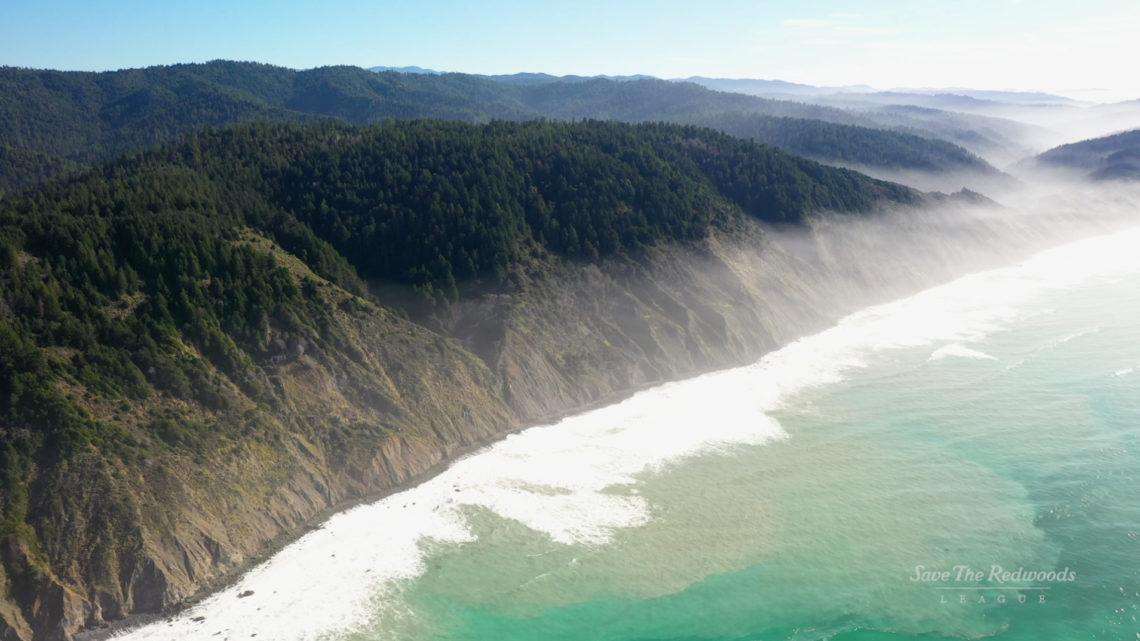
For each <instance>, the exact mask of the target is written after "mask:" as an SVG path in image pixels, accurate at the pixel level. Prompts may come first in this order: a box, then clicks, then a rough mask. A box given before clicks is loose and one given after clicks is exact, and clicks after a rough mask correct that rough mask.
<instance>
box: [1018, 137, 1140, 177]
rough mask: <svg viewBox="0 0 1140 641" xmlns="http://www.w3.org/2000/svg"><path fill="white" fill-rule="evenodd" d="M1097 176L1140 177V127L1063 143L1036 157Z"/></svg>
mask: <svg viewBox="0 0 1140 641" xmlns="http://www.w3.org/2000/svg"><path fill="white" fill-rule="evenodd" d="M1033 164H1034V165H1036V166H1037V167H1040V168H1049V169H1060V170H1065V171H1069V172H1073V173H1075V174H1077V175H1080V176H1083V177H1086V178H1091V179H1093V180H1115V179H1125V180H1136V179H1140V130H1136V131H1126V132H1123V133H1119V134H1115V135H1112V136H1105V137H1103V138H1094V139H1092V140H1084V141H1081V142H1074V143H1070V144H1067V145H1061V146H1060V147H1055V148H1053V149H1050V150H1049V151H1046V152H1044V153H1042V154H1040V155H1038V156H1037V157H1036V158H1034V159H1033Z"/></svg>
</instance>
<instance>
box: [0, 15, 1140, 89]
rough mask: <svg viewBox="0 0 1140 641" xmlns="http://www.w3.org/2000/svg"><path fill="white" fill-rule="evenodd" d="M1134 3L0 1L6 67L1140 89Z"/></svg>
mask: <svg viewBox="0 0 1140 641" xmlns="http://www.w3.org/2000/svg"><path fill="white" fill-rule="evenodd" d="M1137 34H1140V2H1137V1H1136V0H1083V1H1081V2H1077V1H1074V0H1066V1H1064V2H1061V1H1053V0H985V1H982V0H956V1H954V2H941V1H939V2H934V1H931V0H864V1H861V2H853V1H839V0H799V1H796V2H773V1H765V0H753V1H751V2H746V1H742V0H708V1H706V2H702V3H697V2H678V1H675V0H656V1H652V2H651V1H644V0H631V1H622V0H579V1H577V2H563V1H560V0H551V1H547V2H542V1H531V2H519V1H515V0H483V1H480V2H460V1H455V0H419V1H403V0H385V1H378V0H372V1H366V0H334V1H330V2H315V1H310V2H295V1H292V0H277V1H274V2H263V1H252V2H242V1H240V0H198V1H197V2H193V3H182V2H154V1H153V0H151V1H147V2H141V1H137V0H101V1H98V2H96V1H80V0H66V1H64V0H58V1H34V0H21V1H13V0H0V64H2V65H13V66H25V67H40V68H54V69H82V70H104V69H118V68H125V67H140V66H147V65H153V64H168V63H174V62H201V61H205V60H210V59H214V58H228V59H238V60H256V61H259V62H268V63H273V64H278V65H283V66H287V67H294V68H308V67H314V66H320V65H327V64H351V65H359V66H365V67H367V66H374V65H391V66H403V65H419V66H423V67H429V68H434V69H442V70H447V71H462V72H471V73H513V72H517V71H545V72H548V73H554V74H568V73H574V74H584V75H589V74H599V73H606V74H632V73H646V74H651V75H656V76H661V77H671V78H672V77H686V76H690V75H704V76H717V77H753V78H780V79H785V80H791V81H797V82H806V83H811V84H826V85H844V84H871V85H874V86H877V87H880V88H890V87H900V86H911V87H913V86H940V87H953V86H971V87H977V88H986V89H1043V90H1050V91H1059V92H1069V93H1073V92H1076V91H1079V90H1084V89H1091V88H1099V89H1106V90H1110V91H1111V93H1112V94H1114V95H1118V96H1119V97H1131V98H1137V97H1140V80H1138V79H1135V78H1134V76H1136V75H1137V74H1135V73H1134V72H1133V71H1132V69H1131V68H1130V67H1131V66H1132V63H1133V61H1135V60H1138V59H1140V36H1138V35H1137Z"/></svg>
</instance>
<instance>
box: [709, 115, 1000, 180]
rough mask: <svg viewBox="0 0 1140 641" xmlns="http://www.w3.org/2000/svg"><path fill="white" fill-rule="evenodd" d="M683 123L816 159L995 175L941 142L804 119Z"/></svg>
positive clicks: (740, 117) (741, 118) (727, 118)
mask: <svg viewBox="0 0 1140 641" xmlns="http://www.w3.org/2000/svg"><path fill="white" fill-rule="evenodd" d="M688 122H690V123H692V124H695V125H699V126H702V127H709V128H711V129H716V130H718V131H723V132H724V133H727V134H729V135H731V136H736V137H737V138H743V139H744V140H752V141H754V142H758V143H763V144H765V145H772V146H773V147H779V148H780V149H783V150H784V151H787V152H789V153H793V154H796V155H800V156H804V157H807V158H812V159H814V160H819V161H820V162H839V163H849V164H856V165H867V166H871V167H882V168H886V169H912V170H918V171H930V172H941V171H973V172H978V173H980V174H986V175H992V176H996V175H999V174H1000V172H998V171H997V170H996V169H994V168H993V167H992V166H991V165H990V164H989V163H987V162H986V161H984V160H982V159H981V158H979V157H978V156H975V155H974V154H972V153H970V152H968V151H966V150H965V149H963V148H961V147H959V146H957V145H954V144H951V143H948V142H946V141H943V140H935V139H932V138H923V137H921V136H917V135H913V134H903V133H897V132H891V131H886V130H883V129H872V128H869V127H858V126H848V125H838V124H835V123H830V122H826V121H823V120H811V119H805V118H775V117H772V116H763V115H756V114H744V113H739V112H737V113H722V114H708V115H701V116H694V117H692V118H690V119H689V120H688Z"/></svg>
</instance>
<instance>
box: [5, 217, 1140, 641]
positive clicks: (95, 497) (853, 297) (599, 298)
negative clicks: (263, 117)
mask: <svg viewBox="0 0 1140 641" xmlns="http://www.w3.org/2000/svg"><path fill="white" fill-rule="evenodd" d="M1122 221H1123V219H1119V218H1115V219H1101V220H1099V222H1096V223H1089V222H1088V221H1087V220H1081V219H1080V217H1077V216H1074V215H1073V212H1071V211H1056V212H1053V213H1052V214H1039V215H1035V216H1023V215H1019V214H1018V213H1016V212H1012V211H1009V210H1003V209H1000V208H994V207H982V208H971V207H967V206H965V205H946V206H944V207H942V208H941V209H939V210H938V211H919V210H915V209H907V210H899V211H895V212H891V213H881V214H879V215H875V216H867V217H859V218H851V217H833V216H828V215H819V216H816V217H814V218H812V219H811V221H810V223H809V224H808V225H806V226H802V227H800V226H797V227H791V228H786V229H779V230H777V229H775V228H772V227H769V226H765V225H763V224H760V223H751V222H746V223H743V224H741V225H740V226H739V227H737V228H735V229H731V230H721V231H718V232H716V233H714V234H712V235H711V236H710V237H709V238H708V239H706V240H705V241H702V242H700V243H697V244H671V245H660V246H658V247H655V248H653V249H650V250H649V251H648V252H647V253H646V254H644V255H642V256H641V257H639V258H636V259H634V258H623V259H612V260H608V261H601V262H599V263H584V262H574V261H571V260H566V259H557V258H550V257H546V258H543V259H542V262H541V264H539V265H537V266H532V267H531V269H528V270H525V271H519V272H518V273H515V274H512V275H511V278H510V286H509V287H507V288H505V289H500V290H497V291H495V292H483V293H478V292H471V293H469V294H468V295H467V296H464V297H462V298H461V299H460V300H459V301H458V302H456V303H455V304H454V305H452V307H451V308H450V309H449V310H448V311H447V313H446V314H445V315H444V316H443V317H441V318H439V319H436V321H435V322H434V325H435V327H434V329H428V328H426V327H425V326H424V325H423V324H417V323H413V322H410V321H408V320H405V319H403V318H400V317H399V315H397V314H394V313H392V312H390V311H389V310H386V309H384V308H382V307H379V306H377V305H374V304H373V303H369V302H366V301H364V300H363V299H360V298H358V297H356V296H353V295H352V294H349V293H347V292H345V291H343V290H341V289H339V288H337V287H335V286H333V285H331V284H329V283H328V282H325V281H322V280H320V279H319V278H318V277H316V276H315V275H314V274H312V273H311V272H307V271H306V270H305V268H304V266H303V265H301V264H300V263H299V261H296V259H294V258H292V257H290V256H288V255H287V254H285V253H284V252H283V251H282V250H281V249H280V248H278V247H276V246H273V245H272V244H271V243H269V242H268V241H267V240H265V239H262V238H258V237H255V236H252V235H251V236H250V237H249V238H248V242H251V243H256V244H258V245H259V246H260V247H262V248H263V249H266V250H267V251H270V252H272V253H273V255H274V256H275V257H276V259H277V260H278V261H279V262H280V263H282V264H288V265H290V266H291V270H292V274H293V275H294V277H295V278H297V279H298V280H299V281H300V280H301V279H309V281H310V282H316V283H317V286H318V287H319V289H320V292H319V293H320V296H321V297H322V299H323V300H324V301H325V302H326V303H327V305H328V306H329V308H330V309H333V310H335V313H333V314H332V315H331V319H330V322H331V323H333V324H334V325H335V328H334V329H335V330H336V331H334V332H326V335H335V336H337V337H339V338H338V341H339V342H338V343H336V344H333V343H330V342H329V341H327V340H322V339H321V337H320V333H317V332H311V331H308V330H306V329H305V328H297V327H285V326H280V325H277V324H271V325H270V326H268V327H267V328H266V332H267V334H268V335H267V337H266V340H267V342H268V344H270V345H272V346H273V349H274V350H275V352H274V354H273V356H272V357H271V358H269V359H267V360H266V362H265V363H263V364H262V365H260V366H259V368H258V369H259V371H260V372H261V374H262V375H263V376H264V379H265V382H266V385H267V386H269V387H271V388H272V389H274V390H276V392H275V395H274V398H275V399H276V400H275V401H274V402H273V403H272V404H268V405H267V404H265V403H261V404H258V403H254V402H250V401H248V400H243V399H245V398H246V397H245V395H243V394H241V393H240V391H238V390H236V389H230V390H228V391H226V393H229V394H231V395H232V396H233V398H234V399H237V400H235V401H234V402H236V403H237V402H240V403H244V405H242V406H241V407H240V408H239V410H240V411H234V412H229V413H227V414H226V417H227V420H233V417H235V416H238V417H241V418H240V420H241V421H242V422H243V423H242V425H240V432H241V434H242V435H243V436H242V437H241V438H231V437H230V436H219V437H218V438H217V439H216V440H214V439H211V437H210V434H209V433H208V431H209V426H210V425H211V422H212V421H215V420H218V417H217V416H210V415H208V414H201V415H194V416H192V417H191V418H193V419H195V425H201V426H206V428H205V429H206V431H207V434H206V436H204V437H203V436H201V435H198V436H195V435H189V434H187V435H184V436H183V437H182V438H187V439H189V438H203V439H205V440H207V441H209V443H208V444H206V445H203V446H201V447H198V448H190V449H189V450H187V449H186V448H182V449H179V450H173V449H167V450H162V449H155V448H142V449H140V451H142V452H145V455H140V457H139V458H137V459H133V458H131V455H130V454H129V452H128V453H126V454H122V455H115V456H107V455H105V453H103V452H98V451H93V452H90V453H88V454H86V455H78V456H74V457H72V458H70V459H69V460H67V461H66V462H63V463H61V464H60V465H57V466H55V467H53V468H51V469H50V470H43V471H41V470H38V469H29V470H27V473H28V474H30V475H32V476H36V475H37V474H44V473H45V472H46V473H50V478H41V479H39V482H38V483H36V484H33V487H35V488H37V490H36V494H35V496H32V497H31V498H30V501H29V505H32V506H33V508H32V509H33V511H35V517H34V518H32V519H29V520H30V521H32V522H34V523H36V524H38V525H39V527H40V528H41V530H40V532H39V536H37V537H35V538H31V537H23V536H20V534H19V533H18V532H17V533H10V534H8V535H7V537H6V539H5V541H4V544H3V547H2V549H0V554H2V555H3V564H2V566H0V572H4V574H2V575H0V580H2V581H3V583H5V584H6V585H8V586H9V587H8V592H7V594H6V596H5V599H4V600H3V602H2V604H0V639H4V640H8V639H20V640H29V639H66V638H69V637H71V636H72V635H75V634H76V633H78V632H80V631H81V630H84V629H92V628H98V627H99V626H101V625H103V624H104V623H107V622H113V621H117V620H121V619H123V618H124V617H128V616H131V615H138V614H141V613H158V612H164V611H169V610H171V609H173V608H177V607H178V606H179V605H181V604H184V603H185V602H186V601H187V600H188V599H192V598H193V597H194V596H196V595H198V594H201V593H202V592H203V591H205V590H209V589H210V588H211V587H216V586H217V585H219V584H220V583H221V582H224V581H226V580H227V579H228V578H230V577H232V576H234V573H235V572H236V571H238V570H240V569H241V568H243V567H246V566H247V565H248V563H250V562H251V561H253V560H256V559H258V558H261V557H262V556H263V555H264V554H266V553H267V552H269V551H271V550H272V549H274V548H275V547H276V546H278V545H280V544H281V543H282V542H284V541H286V540H288V539H289V537H291V536H295V535H296V534H298V533H299V532H302V531H304V528H305V527H306V526H307V525H310V524H312V523H314V522H315V521H316V520H318V519H320V518H321V517H322V516H324V515H327V514H329V513H330V511H332V510H336V509H338V508H341V507H344V506H346V505H349V504H351V503H353V502H355V501H358V500H361V499H363V498H366V497H370V496H377V495H379V494H380V493H384V492H388V491H392V490H395V489H398V488H400V487H405V486H407V485H409V484H411V483H414V482H416V480H417V479H419V478H423V477H424V476H425V475H428V474H431V473H432V472H433V471H435V470H438V469H440V467H441V466H443V465H446V462H447V461H448V459H449V458H451V457H453V456H455V455H456V454H458V453H462V452H464V451H466V450H467V449H469V448H470V447H471V446H472V445H475V444H479V443H483V442H486V441H488V440H490V439H494V438H496V437H498V436H501V435H503V434H505V433H507V432H509V431H511V430H515V429H518V428H520V427H523V426H525V425H528V424H533V423H535V422H536V421H540V420H543V419H546V418H549V417H552V416H555V415H558V414H564V413H567V412H571V411H574V410H575V409H579V408H582V407H585V406H587V405H590V404H594V403H598V402H602V401H605V400H608V399H613V398H615V397H616V396H618V395H621V394H626V393H629V392H630V391H632V390H635V389H637V388H638V387H641V386H644V385H646V384H650V383H653V382H657V381H664V380H669V379H676V378H680V377H684V376H687V375H690V374H695V373H698V372H701V371H705V370H709V369H713V368H720V367H726V366H731V365H737V364H741V363H745V362H749V361H752V360H754V359H756V358H757V357H759V356H760V355H762V354H763V353H765V352H766V351H769V350H771V349H774V348H776V347H778V346H779V345H782V344H785V343H787V342H788V341H790V340H792V339H794V338H796V337H798V336H801V335H804V334H807V333H811V332H813V331H816V330H819V329H822V328H823V327H826V326H827V325H829V324H831V323H833V322H834V321H835V320H837V319H838V318H840V317H841V316H842V315H844V314H846V313H849V312H851V311H854V310H856V309H858V308H860V307H862V306H865V305H867V304H869V303H874V302H881V301H885V300H889V299H892V298H895V297H898V296H901V295H905V294H908V293H911V292H914V291H917V290H918V289H921V288H924V287H927V286H930V285H933V284H936V283H940V282H944V281H947V280H949V279H951V278H952V277H954V276H956V275H959V274H961V273H964V272H965V271H968V270H974V269H978V268H982V267H988V266H997V265H1003V264H1008V263H1010V262H1013V261H1015V260H1017V259H1019V258H1020V257H1023V256H1026V255H1028V254H1029V253H1030V252H1032V251H1034V250H1036V249H1040V248H1042V247H1045V246H1048V245H1051V244H1056V243H1058V242H1061V241H1063V240H1067V239H1070V238H1074V237H1077V236H1079V235H1088V234H1091V233H1095V232H1096V231H1101V230H1107V229H1111V228H1113V227H1114V226H1118V225H1121V224H1123V222H1122ZM188 349H189V348H188ZM223 387H224V386H223ZM76 394H77V395H81V394H82V391H81V390H77V391H76ZM179 409H184V408H178V407H163V406H161V404H159V406H158V407H156V406H155V404H154V403H150V404H149V405H148V407H146V408H145V411H146V412H148V413H149V415H156V414H157V415H163V413H164V412H166V413H169V415H170V416H172V417H175V418H172V419H171V420H172V421H173V422H174V423H175V425H174V426H173V427H171V428H170V429H171V430H172V431H174V432H176V433H177V432H178V429H179V428H178V426H177V423H178V422H179V421H184V420H186V415H185V414H180V413H178V412H177V411H176V410H179ZM91 411H92V412H94V413H96V414H97V415H99V414H105V415H106V416H108V417H109V418H111V419H116V420H119V421H120V422H121V423H122V424H123V425H125V426H128V428H125V429H128V431H130V430H129V426H130V425H131V424H133V423H138V422H140V421H141V420H142V419H141V418H140V417H139V416H137V415H136V414H137V413H139V412H142V411H144V410H143V409H140V408H134V407H122V406H116V407H100V406H98V405H97V404H96V405H93V406H92V409H91ZM229 427H231V428H232V427H233V426H229ZM200 429H201V428H200ZM217 432H218V434H230V433H231V431H230V430H224V431H223V430H220V429H219V430H217ZM131 434H132V435H133V437H134V438H140V439H142V438H147V437H146V436H144V435H142V434H141V433H135V432H131ZM188 451H192V452H197V453H196V454H189V453H187V452H188Z"/></svg>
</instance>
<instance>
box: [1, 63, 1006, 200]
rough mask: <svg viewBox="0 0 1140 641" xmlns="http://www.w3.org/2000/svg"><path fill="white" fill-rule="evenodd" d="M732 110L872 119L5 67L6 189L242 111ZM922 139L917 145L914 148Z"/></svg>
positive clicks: (584, 86)
mask: <svg viewBox="0 0 1140 641" xmlns="http://www.w3.org/2000/svg"><path fill="white" fill-rule="evenodd" d="M728 112H735V113H741V114H764V115H769V116H778V117H798V118H810V119H821V120H827V121H830V122H833V123H840V124H841V125H855V124H864V125H872V126H873V123H871V122H870V121H867V120H863V119H861V118H860V117H859V116H855V115H852V114H851V113H849V112H845V111H843V110H840V109H835V108H831V107H820V106H814V105H804V104H798V103H793V102H783V101H776V100H768V99H763V98H758V97H754V96H745V95H741V94H731V93H720V92H716V91H711V90H708V89H705V88H704V87H700V86H698V85H695V84H689V83H677V82H667V81H663V80H651V79H642V80H636V81H627V82H618V81H613V80H606V79H592V80H585V81H580V82H550V83H541V84H536V85H518V84H511V83H505V82H497V81H495V80H492V79H488V78H484V77H480V76H472V75H463V74H432V75H428V74H405V73H398V72H385V73H374V72H371V71H366V70H364V69H360V68H356V67H325V68H320V69H312V70H307V71H294V70H291V69H285V68H281V67H273V66H270V65H262V64H254V63H239V62H227V61H214V62H210V63H205V64H185V65H173V66H165V67H150V68H146V69H131V70H123V71H115V72H105V73H88V72H60V71H40V70H31V69H16V68H0V193H2V192H3V190H5V189H8V190H11V189H18V188H23V187H26V186H29V185H33V184H36V183H37V182H38V181H40V180H42V179H43V178H47V177H51V176H55V175H61V174H64V173H67V172H69V171H71V170H73V169H74V168H75V167H76V166H79V165H88V164H91V163H96V162H102V161H107V160H110V159H113V158H116V157H118V156H119V155H121V154H122V153H125V152H127V151H138V150H141V149H145V148H149V147H152V146H155V145H157V144H161V143H164V142H169V141H171V140H173V139H174V138H175V137H177V136H178V135H180V134H184V133H188V132H192V131H197V130H200V129H202V128H205V127H209V126H223V125H229V124H235V123H242V122H253V121H275V122H280V121H319V120H338V121H342V122H350V123H357V124H369V123H376V122H382V121H385V120H391V119H412V118H440V119H446V120H458V121H467V122H486V121H489V120H491V119H505V120H529V119H535V118H557V119H581V118H598V119H613V120H621V121H629V122H640V121H654V120H664V121H688V120H691V119H692V118H694V117H696V116H701V115H708V114H722V113H728ZM829 131H830V134H833V135H835V136H837V137H838V138H839V139H842V140H841V141H840V142H838V143H832V144H828V145H824V146H821V147H811V146H810V145H808V144H803V145H801V147H803V148H802V149H797V150H796V152H797V153H804V152H805V150H806V152H807V153H809V154H810V155H811V156H813V157H815V158H817V159H820V160H825V161H830V160H838V161H842V160H843V158H841V157H840V158H833V157H832V155H831V154H832V153H833V152H835V151H837V150H840V151H841V149H852V148H854V147H855V146H856V145H857V143H855V142H852V141H855V140H862V139H865V138H866V136H865V133H863V132H861V131H858V130H847V129H845V128H843V127H838V126H837V127H834V128H832V129H830V130H829ZM729 133H734V132H732V131H729ZM879 138H880V139H881V140H883V141H888V142H887V144H886V148H888V149H891V150H902V151H901V153H899V154H895V153H894V152H893V151H892V152H882V153H880V154H878V156H879V157H887V158H888V160H889V162H891V163H892V164H894V165H898V164H905V163H906V162H908V160H909V158H912V157H915V156H922V157H925V161H926V163H927V165H928V166H931V167H934V168H936V169H938V170H942V169H947V168H954V167H956V166H957V165H958V164H959V163H960V162H961V160H960V158H959V156H960V154H961V153H963V152H962V151H961V150H960V149H957V148H953V147H952V146H951V148H950V149H949V150H948V149H947V148H944V146H939V145H934V146H932V145H931V144H930V142H929V141H924V140H922V139H920V138H917V137H914V136H906V135H903V134H896V133H889V132H883V133H881V134H879ZM807 142H810V141H807ZM859 144H861V143H859ZM837 145H838V146H837ZM914 145H917V146H918V149H916V150H911V149H910V147H912V146H914ZM979 162H980V161H979ZM982 165H984V163H982ZM986 167H988V166H986ZM984 168H985V167H983V169H984ZM991 169H992V168H991Z"/></svg>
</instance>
